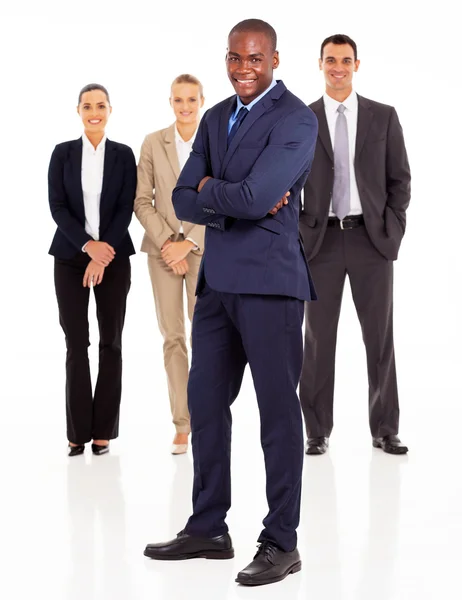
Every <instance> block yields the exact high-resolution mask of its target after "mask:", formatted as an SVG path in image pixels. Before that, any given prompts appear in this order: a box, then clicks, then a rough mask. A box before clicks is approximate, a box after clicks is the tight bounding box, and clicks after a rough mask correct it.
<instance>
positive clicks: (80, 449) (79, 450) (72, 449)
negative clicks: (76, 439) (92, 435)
mask: <svg viewBox="0 0 462 600" xmlns="http://www.w3.org/2000/svg"><path fill="white" fill-rule="evenodd" d="M84 451H85V445H84V444H79V445H78V446H71V445H70V444H69V452H68V456H79V454H83V453H84Z"/></svg>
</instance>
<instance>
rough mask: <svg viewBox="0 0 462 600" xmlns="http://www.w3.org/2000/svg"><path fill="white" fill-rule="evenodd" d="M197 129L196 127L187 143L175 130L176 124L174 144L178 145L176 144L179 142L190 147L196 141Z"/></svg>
mask: <svg viewBox="0 0 462 600" xmlns="http://www.w3.org/2000/svg"><path fill="white" fill-rule="evenodd" d="M197 129H198V128H197V127H196V131H195V132H194V133H193V136H192V138H191V139H190V140H188V141H187V142H186V141H185V140H184V139H183V138H182V137H181V135H180V132H179V131H178V129H177V126H176V123H175V142H176V143H177V144H178V142H180V143H181V144H190V145H192V144H193V143H194V140H195V139H196V133H197Z"/></svg>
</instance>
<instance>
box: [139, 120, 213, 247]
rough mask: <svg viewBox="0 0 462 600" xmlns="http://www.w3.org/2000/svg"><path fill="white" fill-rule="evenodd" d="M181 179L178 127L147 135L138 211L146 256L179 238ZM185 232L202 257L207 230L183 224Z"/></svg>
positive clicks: (142, 160) (140, 164)
mask: <svg viewBox="0 0 462 600" xmlns="http://www.w3.org/2000/svg"><path fill="white" fill-rule="evenodd" d="M179 176H180V165H179V162H178V155H177V152H176V143H175V125H171V126H170V127H167V129H161V130H160V131H156V132H155V133H150V134H149V135H147V136H146V137H145V139H144V142H143V145H142V147H141V154H140V161H139V164H138V184H137V188H136V198H135V207H134V210H135V214H136V216H137V217H138V219H139V221H140V223H141V225H142V226H143V227H144V229H145V234H144V238H143V242H142V244H141V251H142V252H147V253H148V254H158V253H159V252H160V249H161V248H162V246H163V245H164V244H165V242H166V241H167V239H168V238H171V239H172V240H175V239H176V238H177V237H178V234H179V232H180V225H181V222H180V221H179V220H178V219H177V218H176V215H175V210H174V208H173V204H172V192H173V188H174V187H175V185H176V182H177V180H178V177H179ZM183 232H184V236H185V237H190V238H191V239H193V240H194V241H195V242H196V244H197V245H198V246H199V250H193V253H194V254H198V255H201V254H202V253H203V251H204V235H205V227H204V226H203V225H194V224H193V223H187V222H185V221H183Z"/></svg>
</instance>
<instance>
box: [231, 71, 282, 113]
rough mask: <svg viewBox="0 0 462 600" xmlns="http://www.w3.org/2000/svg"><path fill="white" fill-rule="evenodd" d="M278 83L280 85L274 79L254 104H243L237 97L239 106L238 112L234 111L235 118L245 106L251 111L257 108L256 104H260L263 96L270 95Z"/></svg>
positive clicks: (237, 107) (253, 101)
mask: <svg viewBox="0 0 462 600" xmlns="http://www.w3.org/2000/svg"><path fill="white" fill-rule="evenodd" d="M277 83H278V82H277V81H276V79H274V78H273V81H272V82H271V83H270V84H269V86H268V87H267V88H266V90H265V91H264V92H263V93H262V94H260V95H259V96H258V98H255V100H252V102H249V104H242V102H241V99H240V98H239V96H237V106H236V110H235V111H234V113H233V114H234V116H235V115H237V113H238V112H239V111H240V110H241V108H242V107H243V106H245V108H246V109H247V110H251V109H252V108H253V107H254V106H255V104H256V103H257V102H259V101H260V100H261V99H262V98H263V96H266V94H267V93H268V92H269V91H270V90H272V89H273V88H274V86H275V85H277Z"/></svg>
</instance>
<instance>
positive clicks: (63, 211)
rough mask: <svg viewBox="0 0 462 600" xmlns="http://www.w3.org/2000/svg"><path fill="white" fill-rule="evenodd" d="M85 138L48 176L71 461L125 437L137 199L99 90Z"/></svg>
mask: <svg viewBox="0 0 462 600" xmlns="http://www.w3.org/2000/svg"><path fill="white" fill-rule="evenodd" d="M77 110H78V113H79V115H80V117H81V119H82V122H83V128H84V132H83V135H82V137H81V138H79V139H78V140H73V141H70V142H64V143H62V144H58V145H57V146H56V148H55V149H54V152H53V154H52V156H51V161H50V168H49V172H48V189H49V201H50V209H51V214H52V216H53V219H54V220H55V222H56V224H57V226H58V228H57V230H56V233H55V236H54V238H53V242H52V244H51V248H50V251H49V252H50V254H52V255H53V256H54V257H55V268H54V275H55V287H56V296H57V299H58V307H59V320H60V323H61V326H62V328H63V330H64V333H65V336H66V347H67V357H66V415H67V437H68V440H69V456H76V455H78V454H82V453H83V451H84V449H85V443H86V442H89V441H90V440H93V443H92V451H93V453H94V454H104V453H105V452H107V451H108V450H109V440H111V439H113V438H116V437H117V435H118V423H119V406H120V398H121V389H122V388H121V380H122V329H123V324H124V318H125V307H126V300H127V294H128V291H129V289H130V259H129V256H130V255H131V254H134V253H135V249H134V247H133V244H132V241H131V239H130V235H129V233H128V226H129V224H130V221H131V218H132V212H133V201H134V198H135V192H136V163H135V157H134V156H133V152H132V150H131V149H130V148H129V147H128V146H125V145H124V144H118V143H117V142H112V141H110V140H108V139H107V138H106V135H105V127H106V123H107V121H108V118H109V115H110V114H111V111H112V108H111V105H110V102H109V94H108V92H107V90H106V89H105V88H104V87H103V86H102V85H98V84H90V85H87V86H85V87H84V88H83V89H82V91H81V92H80V94H79V105H78V108H77ZM90 287H93V289H94V293H95V300H96V307H97V317H98V326H99V334H100V341H99V372H98V379H97V382H96V387H95V392H94V395H93V393H92V386H91V379H90V365H89V361H88V346H89V345H90V341H89V331H88V329H89V328H88V301H89V297H90Z"/></svg>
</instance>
